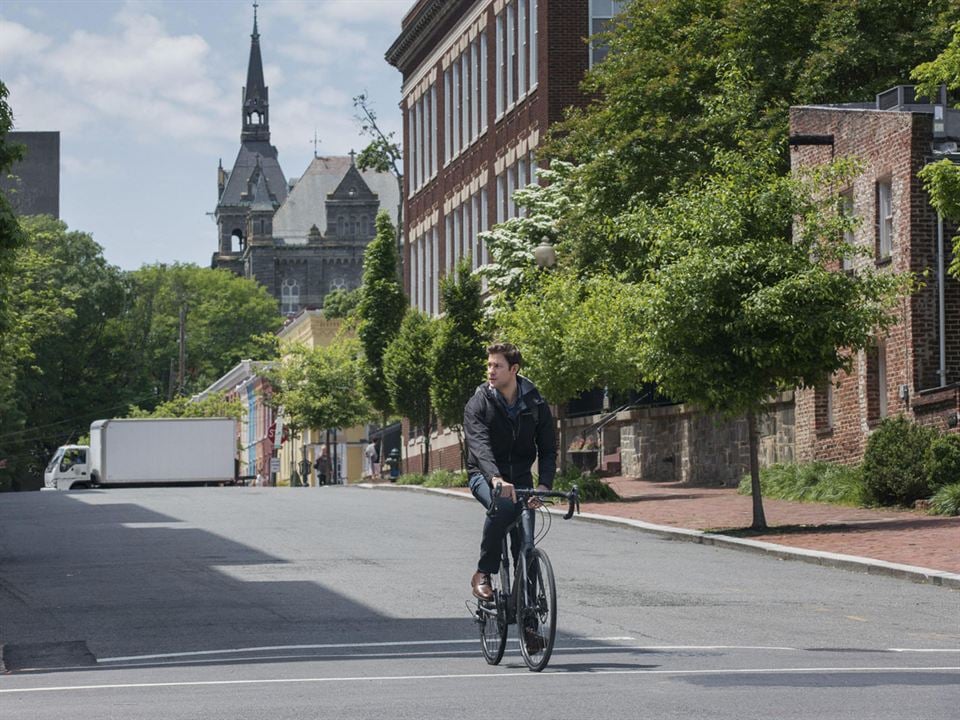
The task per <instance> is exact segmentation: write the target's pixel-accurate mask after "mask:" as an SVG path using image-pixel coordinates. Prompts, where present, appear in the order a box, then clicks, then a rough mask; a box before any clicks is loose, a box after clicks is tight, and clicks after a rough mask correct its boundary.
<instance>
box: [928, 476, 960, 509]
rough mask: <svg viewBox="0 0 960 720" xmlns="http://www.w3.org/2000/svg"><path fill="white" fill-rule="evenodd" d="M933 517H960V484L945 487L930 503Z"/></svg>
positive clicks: (955, 483) (938, 491)
mask: <svg viewBox="0 0 960 720" xmlns="http://www.w3.org/2000/svg"><path fill="white" fill-rule="evenodd" d="M930 513H931V514H933V515H960V482H954V483H950V484H949V485H944V486H943V487H942V488H940V489H939V490H937V494H936V495H934V496H933V499H932V500H931V501H930Z"/></svg>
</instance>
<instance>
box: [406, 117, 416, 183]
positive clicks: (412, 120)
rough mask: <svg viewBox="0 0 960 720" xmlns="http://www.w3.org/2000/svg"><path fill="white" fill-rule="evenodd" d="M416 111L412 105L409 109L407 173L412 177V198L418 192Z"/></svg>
mask: <svg viewBox="0 0 960 720" xmlns="http://www.w3.org/2000/svg"><path fill="white" fill-rule="evenodd" d="M416 115H417V113H416V110H415V109H414V106H413V105H411V106H410V107H409V108H408V109H407V120H408V122H407V139H408V141H409V146H410V147H409V151H408V153H407V162H408V164H409V167H408V168H407V173H408V174H409V177H410V192H409V195H410V196H411V197H412V196H413V194H414V193H415V192H416V191H417V141H416V137H417V118H416Z"/></svg>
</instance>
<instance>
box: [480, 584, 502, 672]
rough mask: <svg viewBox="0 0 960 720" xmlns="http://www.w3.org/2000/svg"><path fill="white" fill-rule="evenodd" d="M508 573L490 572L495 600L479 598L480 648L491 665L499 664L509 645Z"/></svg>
mask: <svg viewBox="0 0 960 720" xmlns="http://www.w3.org/2000/svg"><path fill="white" fill-rule="evenodd" d="M505 576H506V573H505V571H504V570H502V569H501V571H500V572H499V573H491V574H490V584H491V585H492V586H493V600H477V623H478V624H479V625H480V648H481V649H482V650H483V657H484V659H485V660H486V661H487V662H488V663H489V664H490V665H497V664H499V662H500V660H501V659H502V658H503V651H504V649H505V648H506V646H507V605H508V599H509V598H508V597H507V593H506V591H505V590H504V577H505Z"/></svg>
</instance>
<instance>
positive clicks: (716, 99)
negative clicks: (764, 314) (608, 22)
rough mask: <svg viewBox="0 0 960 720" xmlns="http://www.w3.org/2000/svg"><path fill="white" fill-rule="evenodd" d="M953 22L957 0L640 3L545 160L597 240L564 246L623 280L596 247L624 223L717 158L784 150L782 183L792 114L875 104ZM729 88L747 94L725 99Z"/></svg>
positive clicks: (618, 262) (615, 258)
mask: <svg viewBox="0 0 960 720" xmlns="http://www.w3.org/2000/svg"><path fill="white" fill-rule="evenodd" d="M958 19H960V5H958V4H957V3H956V2H954V0H932V1H931V2H914V1H913V0H843V1H842V2H837V1H836V0H768V1H766V2H743V1H742V0H634V2H631V3H630V4H629V5H627V7H626V8H625V10H624V11H623V13H622V14H621V15H620V18H619V20H618V21H617V22H616V23H615V24H614V28H613V30H612V31H611V32H610V33H609V35H608V36H607V37H606V40H607V42H608V43H609V46H610V53H609V55H608V56H607V59H606V60H605V61H604V62H602V63H599V64H597V65H596V66H595V67H594V68H593V69H592V70H591V72H590V73H588V76H587V78H586V80H585V82H584V90H585V92H586V93H587V95H588V97H591V98H593V100H592V102H590V103H589V104H588V105H587V106H586V107H584V108H580V109H571V110H570V111H569V113H568V115H567V117H566V119H565V121H564V122H562V123H559V124H558V125H556V126H555V127H554V128H553V130H552V131H551V138H552V140H551V141H549V142H548V143H547V145H546V146H545V149H544V154H545V155H546V157H547V158H548V159H550V160H553V159H557V158H559V159H564V160H567V161H570V162H573V163H574V164H575V165H578V166H581V169H580V170H579V178H578V182H579V183H580V185H581V188H580V191H581V192H582V193H583V194H584V196H585V198H586V200H587V207H588V209H589V210H590V215H592V216H593V221H594V225H599V226H600V227H601V229H602V230H603V232H600V233H595V232H591V231H589V226H588V227H587V228H586V232H585V234H584V236H583V237H582V238H579V239H578V238H576V237H573V238H569V240H570V241H579V242H580V243H581V245H582V246H583V255H584V258H585V260H589V259H590V258H591V257H593V256H595V255H600V256H602V257H606V258H607V259H609V261H610V262H611V263H612V264H610V265H607V266H605V267H606V269H607V270H613V271H620V270H626V269H628V268H627V267H626V266H625V265H624V263H625V262H632V261H633V260H634V258H633V257H632V256H631V255H629V254H627V255H624V254H618V253H617V252H616V247H612V248H610V249H609V250H608V249H607V248H606V247H605V246H604V245H603V244H602V243H603V242H611V243H615V242H617V241H618V238H619V235H618V233H617V232H615V230H616V227H615V226H616V223H617V219H618V218H619V216H620V215H621V214H622V213H624V212H625V211H627V210H629V209H630V208H631V207H632V206H633V205H634V204H636V203H637V202H646V203H656V202H658V201H659V198H660V197H661V196H663V195H664V193H667V192H671V191H676V190H678V189H679V188H681V187H682V186H684V185H685V184H686V183H688V182H691V181H695V180H696V179H697V178H700V177H702V176H703V175H705V174H710V173H712V172H713V163H712V159H713V158H714V157H716V156H717V154H718V153H723V152H725V151H731V150H733V151H737V150H738V148H739V147H740V144H741V143H743V142H746V143H747V144H748V145H756V146H770V145H772V146H775V147H777V148H778V150H779V152H778V156H777V168H778V170H779V171H780V172H781V173H785V172H786V170H787V167H788V151H787V143H786V139H787V130H788V109H789V107H790V105H794V104H803V103H811V102H818V103H825V102H849V101H852V100H868V99H870V98H872V97H873V96H874V94H875V93H876V92H878V91H881V90H884V89H886V88H889V87H891V86H893V85H897V84H900V83H902V82H903V80H904V78H906V77H907V75H908V73H909V71H910V69H911V68H912V67H913V66H915V65H916V64H917V63H918V62H920V61H921V60H924V59H927V58H929V57H932V56H933V55H934V54H935V53H936V52H937V51H939V49H940V48H942V47H944V46H945V44H946V42H947V40H948V38H949V36H950V25H951V24H952V23H955V22H957V20H958ZM734 79H735V82H736V83H737V84H739V85H740V86H741V88H742V89H744V90H745V92H737V93H731V92H730V84H731V82H732V81H734ZM591 243H592V244H593V247H592V248H591ZM597 243H601V244H600V245H597ZM588 267H589V265H586V264H584V265H581V268H588Z"/></svg>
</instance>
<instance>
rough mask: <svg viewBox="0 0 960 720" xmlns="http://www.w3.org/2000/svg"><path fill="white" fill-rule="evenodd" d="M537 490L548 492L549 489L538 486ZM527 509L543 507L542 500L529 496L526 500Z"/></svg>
mask: <svg viewBox="0 0 960 720" xmlns="http://www.w3.org/2000/svg"><path fill="white" fill-rule="evenodd" d="M537 490H540V491H542V492H549V491H550V488H548V487H547V486H546V485H538V486H537ZM527 507H528V508H530V509H531V510H536V509H537V508H539V507H543V500H541V499H540V498H538V497H537V496H536V495H531V496H530V497H529V498H527Z"/></svg>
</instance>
